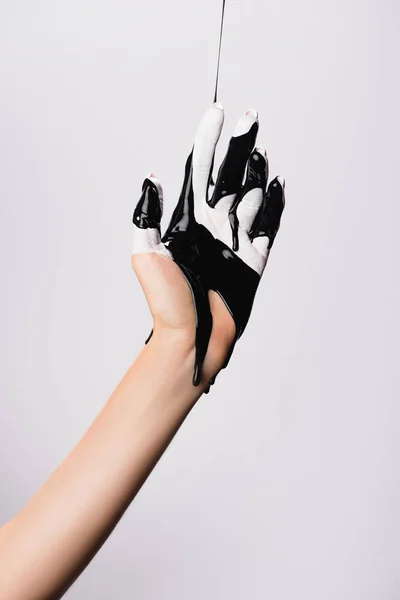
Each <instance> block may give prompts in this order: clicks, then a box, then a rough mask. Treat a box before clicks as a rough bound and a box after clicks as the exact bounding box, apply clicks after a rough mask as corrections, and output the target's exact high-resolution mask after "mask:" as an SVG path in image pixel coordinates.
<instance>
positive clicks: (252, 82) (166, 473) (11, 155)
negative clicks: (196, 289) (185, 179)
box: [0, 0, 400, 600]
mask: <svg viewBox="0 0 400 600" xmlns="http://www.w3.org/2000/svg"><path fill="white" fill-rule="evenodd" d="M219 14H220V2H219V1H217V0H201V1H200V0H197V1H196V2H194V1H191V2H188V1H187V0H186V1H185V0H169V1H168V2H166V1H165V0H146V1H144V0H142V1H141V2H138V1H136V2H135V1H133V0H130V1H129V2H128V1H124V0H69V1H68V2H67V1H61V0H59V1H57V2H54V0H53V1H52V0H36V1H35V2H31V1H30V0H14V1H11V0H0V71H1V72H0V88H1V89H0V107H1V111H0V129H1V141H0V144H1V146H0V196H1V213H0V244H1V252H0V266H1V272H0V281H1V296H0V319H1V322H0V331H1V336H0V353H1V354H0V358H1V404H0V407H1V413H0V455H1V457H0V477H1V478H0V482H1V494H0V521H1V522H4V521H6V520H7V519H8V518H10V517H11V516H12V515H14V514H15V512H16V511H17V510H18V509H19V508H20V507H22V506H23V505H24V503H25V502H26V501H27V500H28V498H29V497H30V496H31V495H32V494H33V493H34V491H35V490H36V489H37V488H38V487H39V486H40V484H41V483H42V482H43V481H44V480H45V479H46V478H47V476H48V475H49V474H50V473H51V472H52V470H53V469H54V468H55V467H56V466H57V465H58V464H59V462H60V461H61V460H62V459H63V458H64V456H65V455H66V454H67V453H68V452H69V450H70V449H71V448H72V447H73V445H74V444H75V443H76V442H77V440H78V439H79V437H80V436H81V435H82V434H83V432H84V431H85V429H86V428H87V427H88V425H89V424H90V423H91V421H92V420H93V418H94V416H95V415H96V414H97V412H98V411H99V410H100V408H101V407H102V405H103V404H104V402H105V400H106V399H107V396H108V394H109V393H110V392H111V391H112V389H113V387H114V386H115V385H116V383H117V382H118V380H119V378H120V377H121V376H122V374H123V372H124V371H125V369H126V368H127V366H128V365H129V364H130V362H131V361H132V360H133V359H134V357H135V356H136V354H137V353H138V352H139V350H140V348H141V347H142V345H143V341H144V339H145V338H146V336H147V334H148V332H149V328H150V319H149V316H148V312H147V308H146V305H145V302H144V299H143V297H142V295H141V292H140V289H139V285H138V283H137V282H136V280H135V278H134V275H133V274H132V273H131V270H130V246H131V215H132V211H133V207H134V204H135V202H136V200H137V199H138V197H139V193H140V186H141V183H142V180H143V178H144V176H145V175H146V173H147V172H148V171H150V170H153V171H154V172H155V173H156V174H157V176H158V177H159V179H160V180H161V181H162V183H163V185H164V189H165V197H166V199H165V214H166V216H167V217H168V216H169V214H170V213H171V211H172V208H173V206H174V203H175V201H176V199H177V195H178V192H179V187H180V184H181V181H182V176H183V166H184V161H185V159H186V156H187V154H188V152H189V151H190V148H191V144H192V140H193V134H194V132H195V129H196V127H197V123H198V121H199V119H200V118H201V116H202V114H203V111H204V110H205V109H206V107H207V106H208V104H209V103H210V102H211V101H212V94H213V83H214V67H215V59H216V51H217V38H218V30H219ZM399 26H400V6H399V3H398V2H397V1H396V0H319V1H318V2H317V1H316V0H303V1H302V2H299V1H298V0H268V2H266V1H264V0H227V12H226V29H225V40H224V46H223V52H222V63H221V79H220V84H221V87H220V91H221V93H220V100H221V101H222V102H223V104H224V106H225V111H226V122H225V128H224V134H223V139H222V142H221V144H220V150H219V155H220V156H222V152H223V149H224V146H225V145H226V142H227V140H228V139H229V136H230V133H231V132H232V130H233V127H234V125H235V122H236V120H237V118H238V116H239V115H240V114H241V113H242V112H243V111H244V110H245V109H246V108H248V107H254V108H256V109H258V111H259V113H260V122H261V128H260V134H259V142H260V143H263V144H265V146H266V147H267V150H268V153H269V158H270V166H271V173H272V175H275V174H277V173H279V174H281V175H284V176H285V178H286V182H287V185H286V193H287V206H286V211H285V213H284V216H283V220H282V227H281V231H280V233H279V236H278V238H277V240H276V242H275V245H274V249H273V252H272V254H271V259H270V263H269V266H268V268H267V272H266V277H265V279H264V280H263V281H262V284H261V287H260V290H259V294H258V296H257V298H256V304H255V308H254V312H253V316H252V319H251V321H250V324H249V326H248V328H247V330H246V332H245V335H244V336H243V338H242V340H241V341H240V343H239V344H238V346H237V349H236V351H235V354H234V356H233V358H232V361H231V364H230V368H229V370H228V371H226V372H224V373H223V374H222V375H221V376H220V377H219V379H218V381H217V384H216V386H215V388H214V389H213V390H212V393H211V394H210V395H209V396H208V397H204V398H203V399H202V400H201V401H200V402H199V404H198V405H197V406H196V408H195V409H194V411H193V412H192V414H191V415H190V417H189V418H188V420H187V421H186V423H185V425H184V427H183V428H182V429H181V431H180V432H179V434H178V436H177V437H176V439H175V440H174V442H173V444H172V445H171V447H170V448H169V450H168V452H167V453H166V455H165V456H164V457H163V459H162V461H161V463H160V464H159V465H158V467H157V468H156V470H155V471H154V473H153V474H152V476H151V477H150V479H149V480H148V482H147V484H146V485H145V487H144V489H143V490H142V491H141V493H140V494H139V496H138V498H137V500H136V501H135V502H134V504H133V505H132V506H131V508H130V509H129V510H128V512H127V513H126V515H125V516H124V518H123V520H122V521H121V523H120V524H119V526H118V527H117V529H116V531H115V532H114V533H113V535H112V536H111V538H110V539H109V540H108V542H107V543H106V545H105V546H104V547H103V549H102V550H101V551H100V553H99V554H98V555H97V556H96V558H95V559H94V561H93V562H92V564H91V565H90V566H89V568H88V569H87V570H86V571H85V572H84V574H83V575H82V576H81V578H80V579H79V580H78V581H77V583H76V584H75V585H74V586H73V587H72V588H71V590H70V591H69V592H68V594H67V597H68V598H69V599H71V600H92V599H93V600H110V599H118V600H119V599H121V600H122V599H125V598H137V599H140V600H160V599H163V600H172V599H173V600H188V599H190V600H203V599H204V598H207V600H228V599H229V600H242V599H244V598H251V599H252V600H265V599H266V598H267V599H271V600H272V599H273V600H292V599H293V598H296V599H298V600H322V599H323V600H338V599H339V598H340V600H395V599H397V598H399V596H400V552H399V545H400V541H399V539H400V516H399V506H400V481H399V467H398V458H399V451H400V436H399V433H398V430H399V417H400V414H399V412H400V410H399V391H400V385H399V369H398V362H399V338H400V331H399V329H400V326H399V318H398V313H399V290H400V287H399V282H398V266H397V263H398V257H399V250H400V243H399V238H398V235H399V233H398V232H399V219H400V209H399V192H398V179H397V178H398V173H399V167H400V165H399V137H400V126H399V116H398V111H399V105H400V88H399V81H398V68H399V67H398V57H399V53H400V38H399V35H398V32H399Z"/></svg>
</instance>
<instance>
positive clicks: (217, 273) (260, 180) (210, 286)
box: [133, 123, 284, 392]
mask: <svg viewBox="0 0 400 600" xmlns="http://www.w3.org/2000/svg"><path fill="white" fill-rule="evenodd" d="M257 130H258V124H257V123H254V125H253V126H252V128H251V129H250V131H249V132H248V133H247V134H244V135H242V136H238V137H233V138H232V139H231V142H230V144H229V148H228V152H227V155H226V157H225V160H224V162H223V164H222V166H221V168H220V170H219V174H218V178H217V181H216V185H215V190H214V194H213V196H212V198H211V200H210V201H209V202H208V204H209V206H210V207H211V208H214V207H215V206H216V205H217V203H218V202H219V200H220V199H221V198H223V197H224V196H227V195H231V194H236V200H235V202H234V204H233V206H232V208H231V210H230V214H229V218H230V222H231V227H232V236H233V247H234V248H237V246H238V240H237V227H238V222H237V215H236V211H237V207H238V205H239V203H240V201H241V200H242V199H243V197H244V195H245V194H246V193H247V192H248V191H250V190H251V189H254V188H255V187H261V188H262V189H263V190H265V186H266V178H267V174H266V162H265V158H264V157H263V156H262V155H261V154H260V153H259V152H257V151H256V150H255V151H253V152H252V150H253V147H254V143H255V138H256V135H257ZM250 155H251V156H250ZM246 165H247V174H246V180H245V183H244V185H242V181H243V176H244V173H245V171H246ZM210 178H211V174H210ZM192 179H193V151H192V152H191V154H190V155H189V157H188V159H187V161H186V166H185V176H184V181H183V186H182V191H181V194H180V196H179V200H178V203H177V206H176V208H175V210H174V212H173V215H172V218H171V222H170V224H169V226H168V228H167V231H166V232H165V234H164V236H163V238H162V241H163V242H164V243H165V244H166V246H167V248H168V249H169V251H170V252H171V254H172V256H173V259H174V261H175V262H176V263H177V265H178V266H179V267H180V269H181V270H182V272H183V275H184V277H185V279H186V281H187V283H188V285H189V287H190V289H191V292H192V296H193V302H194V307H195V311H196V340H195V343H196V352H195V365H194V373H193V384H194V385H198V384H199V383H200V381H201V377H202V366H203V362H204V359H205V356H206V353H207V348H208V343H209V341H210V337H211V331H212V315H211V311H210V305H209V301H208V292H209V291H210V290H214V291H215V292H216V293H218V294H219V296H220V297H221V299H222V300H223V302H224V303H225V305H226V307H227V309H228V310H229V312H230V314H231V315H232V318H233V320H234V322H235V327H236V333H235V339H234V341H233V343H232V345H231V348H230V350H229V352H228V355H227V358H226V361H225V364H224V366H223V368H224V367H226V366H227V364H228V362H229V359H230V357H231V355H232V352H233V349H234V346H235V343H236V341H237V340H238V338H239V337H240V336H241V335H242V333H243V331H244V329H245V327H246V325H247V322H248V320H249V317H250V313H251V309H252V306H253V301H254V297H255V294H256V291H257V287H258V284H259V282H260V276H259V275H258V273H257V272H256V271H254V270H253V269H252V268H251V267H249V266H248V265H247V264H246V263H245V262H244V261H243V260H241V259H240V258H239V257H238V256H237V255H236V254H235V252H234V250H233V249H232V248H229V247H228V246H227V245H226V244H224V243H223V242H221V241H220V240H218V239H216V238H214V236H213V235H212V234H211V232H210V231H209V230H208V229H207V228H206V227H204V226H203V225H200V224H199V223H197V221H196V219H195V214H194V194H193V182H192ZM283 208H284V194H283V189H282V186H281V184H280V183H279V181H278V179H274V180H273V181H272V182H271V184H270V185H269V187H268V191H267V192H266V193H265V194H264V198H263V202H262V205H261V207H260V209H259V211H258V213H257V216H256V219H255V221H254V225H253V227H252V229H251V232H250V237H251V239H255V238H256V237H260V236H268V237H269V240H270V241H269V248H270V247H272V244H273V241H274V238H275V236H276V233H277V231H278V229H279V225H280V218H281V215H282V211H283ZM160 217H161V206H160V201H159V197H158V191H157V188H156V186H155V185H154V184H153V183H152V182H151V181H150V180H148V179H147V180H145V182H144V184H143V193H142V196H141V198H140V200H139V203H138V205H137V207H136V209H135V212H134V216H133V222H134V224H135V225H137V226H138V227H142V228H147V227H154V228H157V229H159V228H160ZM150 337H151V334H150V336H149V338H148V339H150ZM147 341H148V340H147ZM214 381H215V377H214V378H213V379H212V380H211V381H209V383H208V386H207V389H206V392H208V391H209V388H210V385H212V384H213V383H214Z"/></svg>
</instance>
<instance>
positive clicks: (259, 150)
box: [256, 146, 267, 159]
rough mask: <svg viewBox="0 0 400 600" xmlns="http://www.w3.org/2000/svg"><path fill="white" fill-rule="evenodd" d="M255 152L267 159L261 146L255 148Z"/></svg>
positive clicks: (265, 152)
mask: <svg viewBox="0 0 400 600" xmlns="http://www.w3.org/2000/svg"><path fill="white" fill-rule="evenodd" d="M256 151H257V152H258V153H259V154H261V156H263V157H264V158H265V159H266V158H267V151H266V149H265V148H263V147H262V146H257V148H256Z"/></svg>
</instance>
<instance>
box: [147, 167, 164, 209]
mask: <svg viewBox="0 0 400 600" xmlns="http://www.w3.org/2000/svg"><path fill="white" fill-rule="evenodd" d="M147 181H150V182H151V183H152V184H153V185H154V186H155V188H156V192H157V194H158V199H159V201H160V203H161V208H162V204H163V199H164V195H163V188H162V185H161V183H160V181H159V179H158V178H157V176H156V175H155V174H154V173H153V172H152V171H150V173H148V174H147V175H146V178H145V180H144V182H143V187H142V189H143V190H144V188H145V187H146V182H147Z"/></svg>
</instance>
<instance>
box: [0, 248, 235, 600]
mask: <svg viewBox="0 0 400 600" xmlns="http://www.w3.org/2000/svg"><path fill="white" fill-rule="evenodd" d="M132 266H133V268H134V270H135V272H136V275H137V277H138V279H139V281H140V284H141V286H142V288H143V291H144V293H145V296H146V299H147V302H148V305H149V308H150V311H151V314H152V317H153V323H154V334H153V337H152V339H151V340H150V342H149V344H148V345H147V346H145V347H144V348H143V350H142V352H141V353H140V355H139V356H138V358H137V359H136V360H135V361H134V362H133V364H132V365H131V367H130V368H129V369H128V371H127V373H126V374H125V376H124V377H123V379H122V381H121V382H120V384H119V385H118V387H117V388H116V390H115V391H114V393H113V394H112V395H111V397H110V399H109V400H108V402H107V403H106V405H105V407H104V408H103V410H102V411H101V412H100V414H99V415H98V416H97V418H96V419H95V421H94V422H93V424H92V425H91V427H90V428H89V429H88V431H87V432H86V433H85V435H84V436H83V438H82V439H81V440H80V442H79V443H78V445H77V446H76V447H75V448H74V449H73V450H72V452H71V453H70V454H69V456H68V457H67V458H66V459H65V460H64V462H63V463H62V464H61V465H60V466H59V467H58V469H57V470H56V471H55V472H54V473H53V474H52V475H51V477H50V478H49V479H48V480H47V481H46V482H45V484H44V485H43V486H42V487H41V488H40V489H39V491H38V492H37V493H36V494H35V495H34V496H33V498H32V499H31V500H30V502H29V503H28V504H27V505H26V506H25V507H24V508H23V509H22V510H21V512H20V513H18V514H17V515H16V516H15V517H14V518H13V519H12V520H11V521H9V522H8V523H7V524H6V525H4V527H2V529H0V598H7V600H44V599H46V600H47V599H54V598H59V597H61V596H62V595H63V594H64V593H65V591H66V590H67V589H68V588H69V586H70V585H71V584H72V583H73V581H74V580H75V579H76V578H77V577H78V575H79V574H80V573H81V572H82V570H83V569H84V568H85V567H86V566H87V564H88V563H89V562H90V560H91V558H92V557H93V556H94V555H95V553H96V552H97V551H98V550H99V548H100V547H101V546H102V544H103V543H104V542H105V540H106V539H107V537H108V536H109V535H110V533H111V532H112V530H113V529H114V527H115V525H116V524H117V523H118V521H119V520H120V518H121V516H122V515H123V513H124V512H125V510H126V509H127V507H128V506H129V504H130V503H131V502H132V500H133V498H134V497H135V495H136V494H137V493H138V491H139V489H140V488H141V486H142V485H143V483H144V481H145V480H146V478H147V477H148V475H149V474H150V472H151V471H152V469H153V468H154V466H155V464H156V463H157V461H158V459H159V458H160V456H161V455H162V454H163V452H164V451H165V449H166V447H167V446H168V444H169V442H170V441H171V439H172V438H173V436H174V435H175V433H176V432H177V430H178V429H179V427H180V425H181V424H182V422H183V421H184V419H185V418H186V416H187V415H188V413H189V412H190V410H191V408H192V407H193V406H194V404H195V403H196V401H197V400H198V398H199V397H200V395H201V394H202V393H203V391H204V389H205V387H206V385H207V382H208V381H209V379H210V378H211V377H212V376H213V375H214V374H215V373H217V372H218V370H219V369H220V368H221V366H222V364H223V362H224V358H225V355H226V353H227V350H228V348H229V346H230V344H231V342H232V340H233V337H234V331H235V327H234V323H233V320H232V318H231V316H230V314H229V313H228V311H227V310H226V308H225V305H224V304H223V302H222V300H221V299H220V298H219V296H218V295H217V294H215V293H214V292H210V304H211V309H212V314H213V321H214V324H213V331H212V336H211V340H210V344H209V348H208V352H207V356H206V360H205V363H204V372H203V378H202V382H201V384H200V385H199V386H198V387H194V386H193V385H192V375H193V360H194V350H195V347H194V332H195V314H194V308H193V302H192V297H191V293H190V290H189V288H188V285H187V283H186V281H185V279H184V277H183V275H182V273H181V271H180V269H179V267H178V266H177V265H176V264H175V263H174V262H172V261H171V260H169V259H168V258H166V257H165V256H160V255H157V254H154V253H144V254H137V255H134V256H133V257H132ZM171 349H172V351H171Z"/></svg>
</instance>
